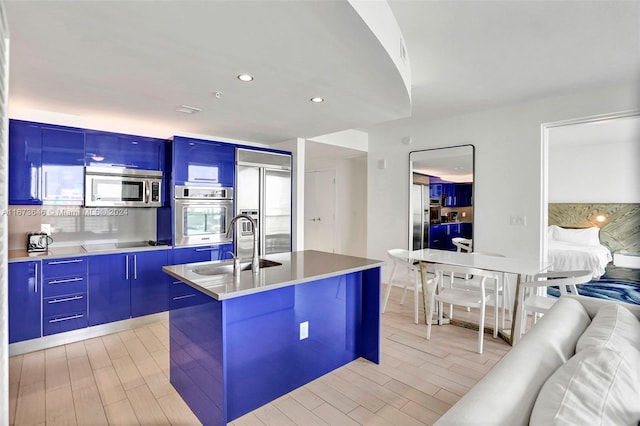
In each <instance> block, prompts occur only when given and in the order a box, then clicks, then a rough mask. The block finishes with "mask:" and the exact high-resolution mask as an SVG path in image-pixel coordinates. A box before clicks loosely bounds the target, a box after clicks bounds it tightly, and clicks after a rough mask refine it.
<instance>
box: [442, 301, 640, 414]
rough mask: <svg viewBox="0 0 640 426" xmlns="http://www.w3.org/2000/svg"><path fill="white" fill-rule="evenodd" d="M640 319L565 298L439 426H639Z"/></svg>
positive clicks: (629, 309)
mask: <svg viewBox="0 0 640 426" xmlns="http://www.w3.org/2000/svg"><path fill="white" fill-rule="evenodd" d="M604 307H606V308H605V309H602V308H604ZM601 309H602V310H601ZM598 312H600V314H598V315H597V318H596V314H597V313H598ZM639 318H640V306H636V305H629V304H619V303H616V302H610V301H605V300H599V299H593V298H588V297H582V296H566V297H561V298H560V299H559V300H558V301H557V302H556V303H555V304H554V306H553V307H552V309H551V310H550V311H549V312H548V313H547V314H546V315H545V316H544V317H543V318H542V319H541V320H540V321H539V322H538V324H537V325H536V326H535V327H533V329H531V330H530V331H529V332H528V333H527V334H526V335H525V336H524V337H523V339H522V340H521V342H520V343H519V344H517V345H516V346H515V347H514V348H513V349H512V350H511V351H509V352H508V353H507V354H506V355H505V356H504V357H503V359H502V360H501V361H500V362H498V363H497V364H496V365H495V366H494V367H493V368H492V369H491V371H489V373H488V374H487V375H486V376H485V377H484V378H483V379H482V380H480V382H478V383H477V384H476V385H475V386H474V387H473V388H472V389H471V390H470V391H469V392H468V393H467V394H466V395H465V396H464V397H462V398H461V399H460V400H459V401H458V402H457V403H456V404H455V405H454V406H453V407H451V409H450V410H449V411H447V412H446V413H445V414H444V416H442V417H441V418H440V419H439V420H438V422H437V423H436V425H438V426H444V425H456V426H457V425H483V426H485V425H509V426H512V425H527V424H532V425H536V424H545V425H548V424H581V425H587V424H589V425H595V424H602V425H609V424H616V425H618V424H633V425H634V426H636V425H638V424H639V422H640V320H639Z"/></svg>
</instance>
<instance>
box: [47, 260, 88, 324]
mask: <svg viewBox="0 0 640 426" xmlns="http://www.w3.org/2000/svg"><path fill="white" fill-rule="evenodd" d="M87 281H88V280H87V258H86V256H78V257H68V258H60V259H45V260H43V261H42V335H43V336H48V335H51V334H56V333H62V332H65V331H71V330H77V329H80V328H86V327H87V326H88V325H89V320H88V317H87V299H88V297H87Z"/></svg>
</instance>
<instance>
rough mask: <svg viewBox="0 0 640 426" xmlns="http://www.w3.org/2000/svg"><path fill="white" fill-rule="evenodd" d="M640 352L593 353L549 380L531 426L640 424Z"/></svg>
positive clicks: (590, 350)
mask: <svg viewBox="0 0 640 426" xmlns="http://www.w3.org/2000/svg"><path fill="white" fill-rule="evenodd" d="M639 421H640V352H638V351H636V350H635V349H633V348H631V347H629V346H627V351H625V352H618V351H613V350H611V349H607V348H605V347H597V348H588V349H585V350H583V351H582V352H580V353H578V354H576V355H575V356H573V357H572V358H570V359H569V360H568V361H567V362H566V363H565V364H564V365H562V366H561V367H560V368H558V369H557V370H556V372H555V373H553V374H552V375H551V377H549V379H548V380H547V381H546V382H545V384H544V385H543V386H542V389H541V390H540V393H539V394H538V398H537V399H536V402H535V404H534V407H533V411H532V412H531V418H530V422H529V424H530V425H532V426H536V425H544V426H548V425H569V424H571V425H606V426H609V425H634V426H636V425H638V422H639Z"/></svg>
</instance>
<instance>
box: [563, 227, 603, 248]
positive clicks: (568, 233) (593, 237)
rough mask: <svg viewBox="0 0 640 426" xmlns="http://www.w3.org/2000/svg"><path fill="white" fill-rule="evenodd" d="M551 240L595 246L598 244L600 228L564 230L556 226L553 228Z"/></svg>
mask: <svg viewBox="0 0 640 426" xmlns="http://www.w3.org/2000/svg"><path fill="white" fill-rule="evenodd" d="M553 239H554V240H556V241H564V242H566V243H573V244H580V245H585V246H597V245H599V244H600V228H596V227H594V228H585V229H565V228H561V227H559V226H556V227H555V228H553Z"/></svg>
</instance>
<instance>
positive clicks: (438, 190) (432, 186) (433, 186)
mask: <svg viewBox="0 0 640 426" xmlns="http://www.w3.org/2000/svg"><path fill="white" fill-rule="evenodd" d="M429 197H430V198H441V197H442V184H441V183H429Z"/></svg>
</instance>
